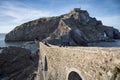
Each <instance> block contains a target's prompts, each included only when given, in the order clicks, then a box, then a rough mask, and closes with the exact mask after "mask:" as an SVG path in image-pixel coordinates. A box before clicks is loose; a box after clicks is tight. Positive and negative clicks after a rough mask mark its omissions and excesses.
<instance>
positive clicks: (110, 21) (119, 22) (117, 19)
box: [96, 15, 120, 30]
mask: <svg viewBox="0 0 120 80" xmlns="http://www.w3.org/2000/svg"><path fill="white" fill-rule="evenodd" d="M96 18H97V19H99V20H101V21H102V22H103V24H104V25H108V26H113V27H115V28H117V29H119V30H120V16H116V15H112V16H104V17H96Z"/></svg>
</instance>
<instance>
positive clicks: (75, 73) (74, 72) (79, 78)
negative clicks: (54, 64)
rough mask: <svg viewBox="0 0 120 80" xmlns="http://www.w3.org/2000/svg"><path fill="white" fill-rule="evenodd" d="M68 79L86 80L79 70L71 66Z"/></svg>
mask: <svg viewBox="0 0 120 80" xmlns="http://www.w3.org/2000/svg"><path fill="white" fill-rule="evenodd" d="M66 80H84V78H83V76H82V75H81V73H80V71H79V70H77V69H76V68H71V69H69V70H68V72H67V76H66Z"/></svg>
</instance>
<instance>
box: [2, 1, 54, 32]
mask: <svg viewBox="0 0 120 80" xmlns="http://www.w3.org/2000/svg"><path fill="white" fill-rule="evenodd" d="M48 16H53V13H51V12H49V11H45V10H37V9H33V8H31V7H28V6H26V5H25V4H21V3H18V2H16V3H15V2H14V4H13V3H10V2H3V3H2V4H1V5H0V18H1V19H0V25H1V26H0V29H2V30H0V32H8V31H10V30H8V29H12V28H9V26H12V27H15V26H13V25H14V24H15V25H20V24H22V23H25V22H27V21H30V20H34V19H37V18H40V17H48ZM7 30H8V31H7Z"/></svg>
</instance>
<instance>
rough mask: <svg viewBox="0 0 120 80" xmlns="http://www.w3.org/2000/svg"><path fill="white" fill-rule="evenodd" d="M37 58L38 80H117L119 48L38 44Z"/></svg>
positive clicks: (118, 78) (119, 57)
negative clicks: (38, 58) (38, 57)
mask: <svg viewBox="0 0 120 80" xmlns="http://www.w3.org/2000/svg"><path fill="white" fill-rule="evenodd" d="M39 56H40V60H39V68H38V74H39V75H38V76H37V80H120V77H119V76H120V48H115V47H114V48H109V47H108V48H103V47H59V46H53V45H50V47H48V46H46V45H44V44H43V43H40V53H39ZM116 69H117V70H118V71H119V74H118V72H115V70H116Z"/></svg>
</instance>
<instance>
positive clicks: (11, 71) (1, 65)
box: [0, 47, 35, 80]
mask: <svg viewBox="0 0 120 80" xmlns="http://www.w3.org/2000/svg"><path fill="white" fill-rule="evenodd" d="M30 54H31V52H30V51H29V50H27V49H23V48H19V47H5V48H1V49H0V80H32V78H33V77H34V75H35V74H34V71H35V64H34V63H35V62H34V61H35V60H34V59H33V58H34V57H32V56H31V55H30Z"/></svg>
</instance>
